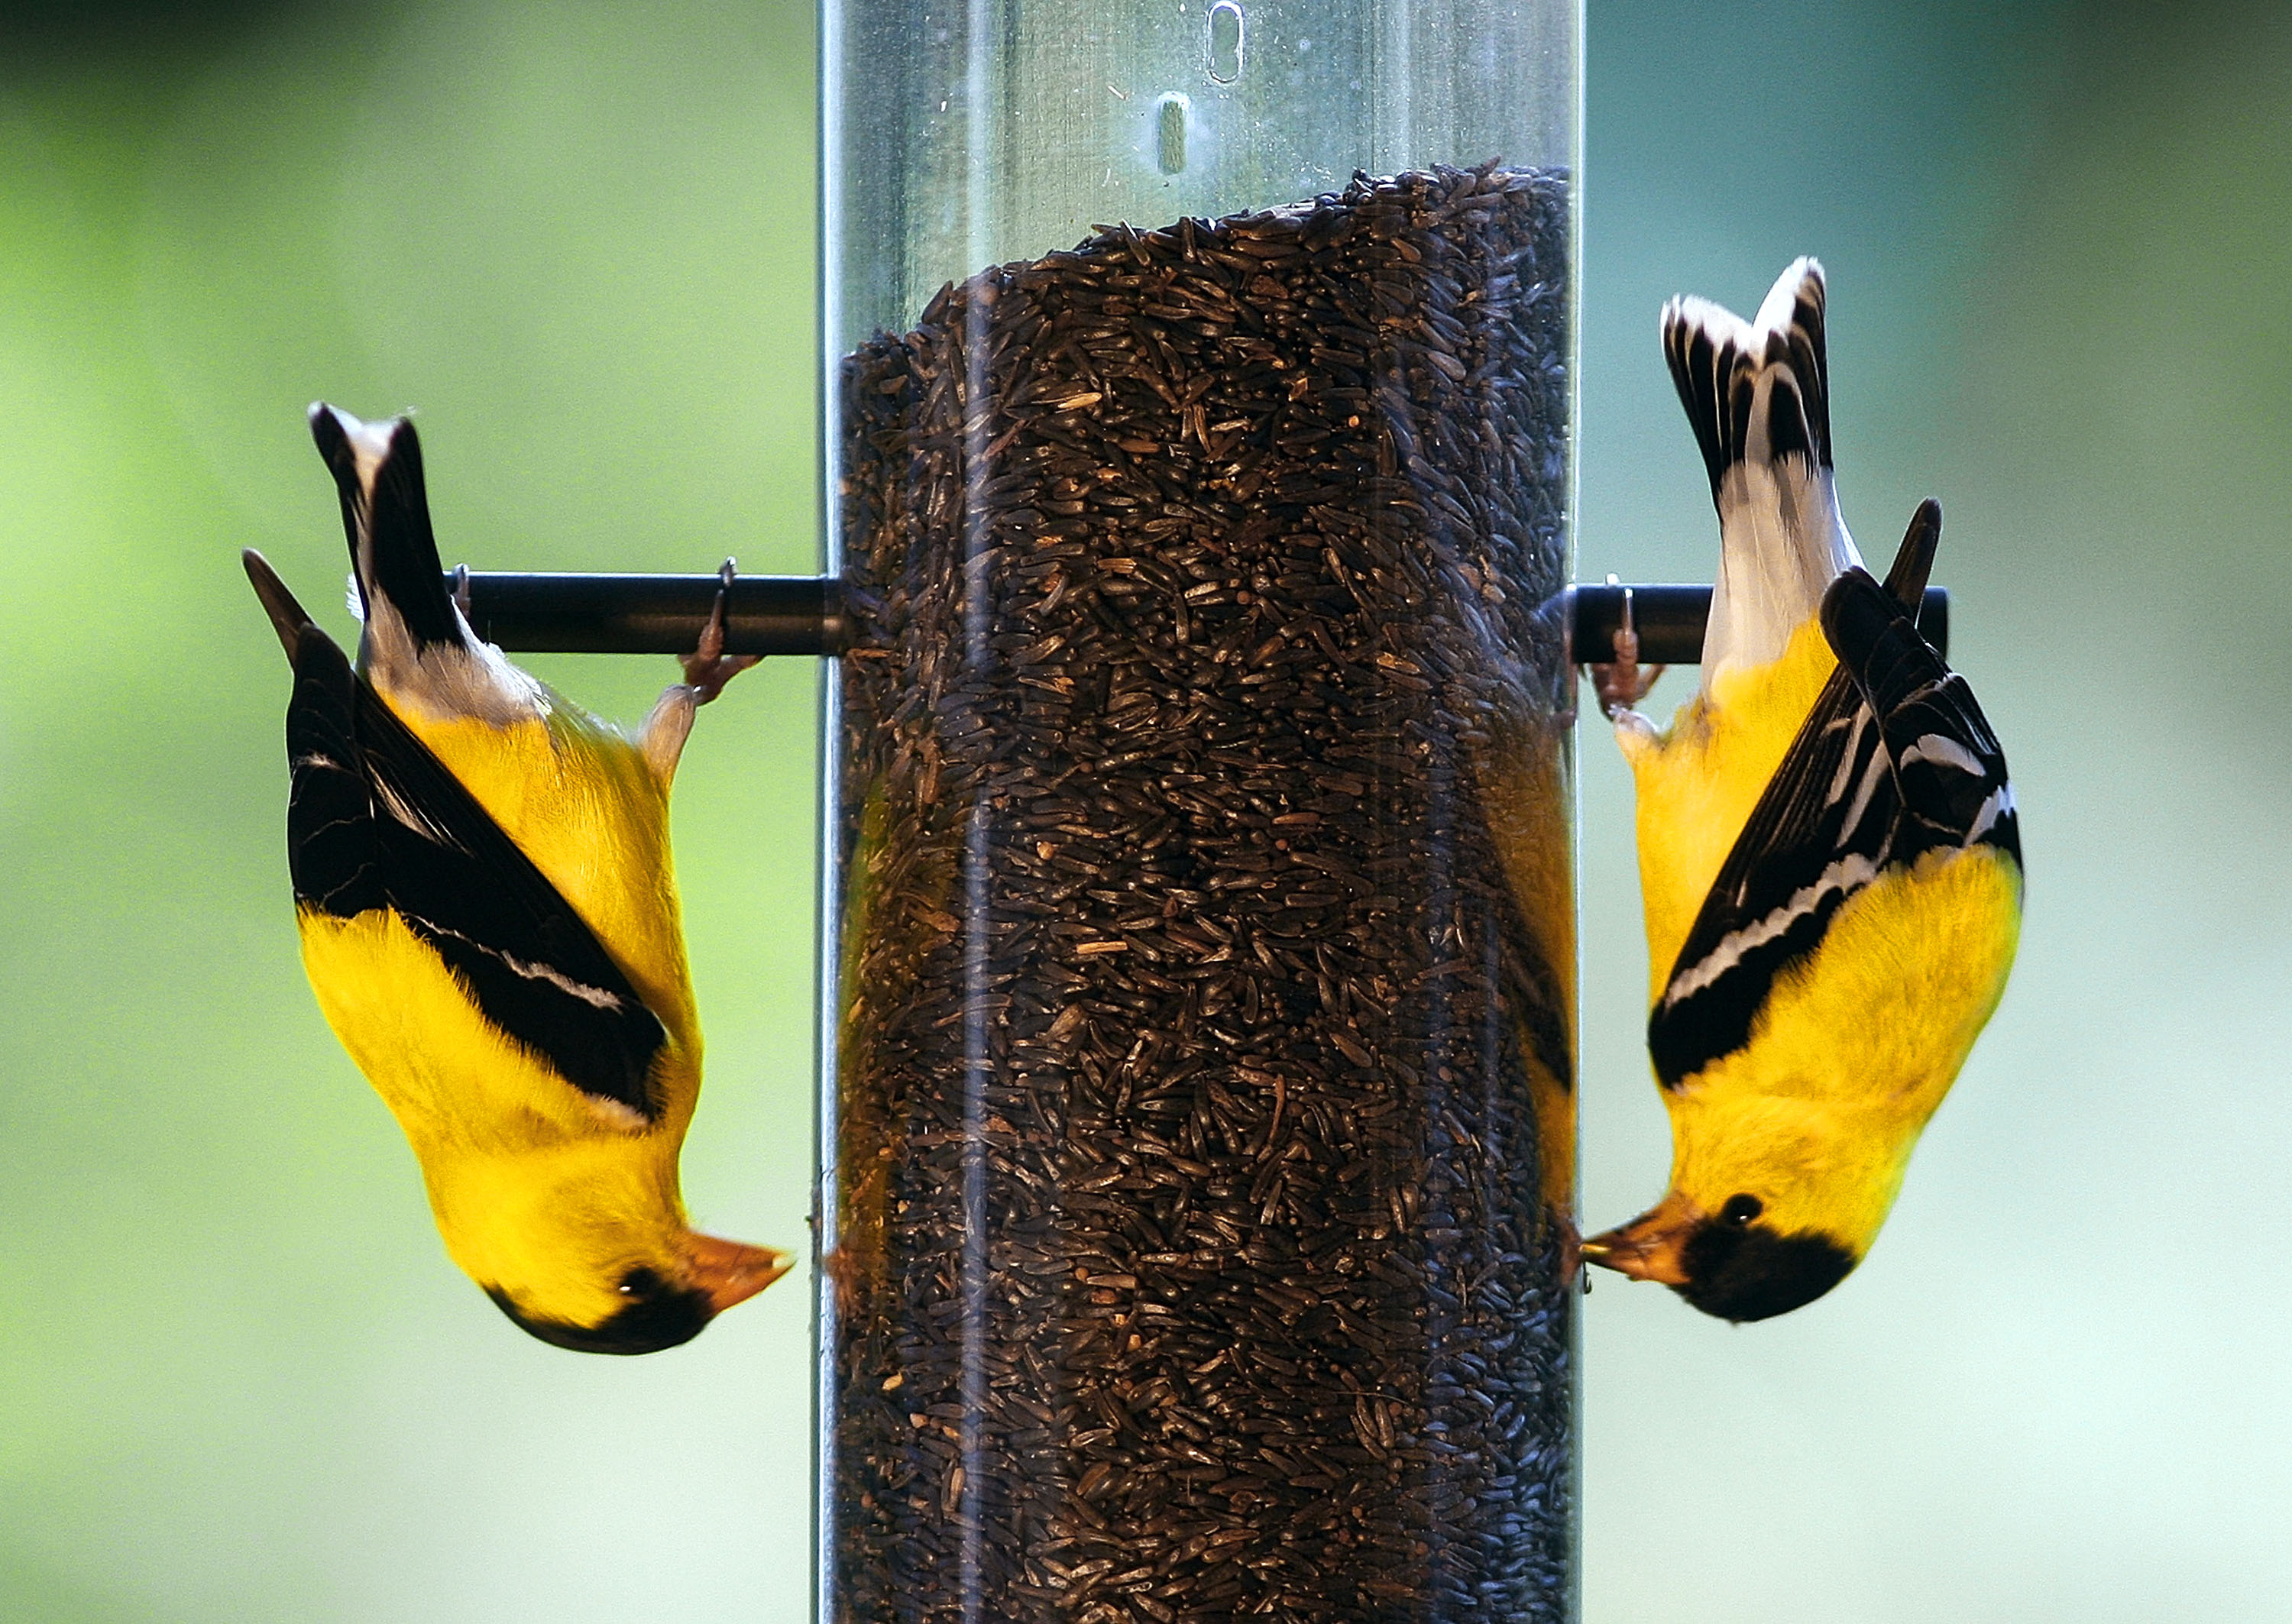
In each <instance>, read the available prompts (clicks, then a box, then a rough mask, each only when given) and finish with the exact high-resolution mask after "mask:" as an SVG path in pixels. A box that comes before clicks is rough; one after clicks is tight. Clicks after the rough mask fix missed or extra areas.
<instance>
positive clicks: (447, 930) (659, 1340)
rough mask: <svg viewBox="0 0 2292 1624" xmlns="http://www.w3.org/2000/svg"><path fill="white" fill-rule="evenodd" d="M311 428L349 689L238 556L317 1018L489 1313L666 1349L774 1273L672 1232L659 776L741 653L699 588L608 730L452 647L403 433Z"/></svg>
mask: <svg viewBox="0 0 2292 1624" xmlns="http://www.w3.org/2000/svg"><path fill="white" fill-rule="evenodd" d="M311 434H312V436H313V438H316V439H317V441H318V444H319V452H320V454H322V455H323V456H324V457H325V458H326V462H327V467H328V468H329V469H330V470H332V471H333V473H334V476H335V484H336V485H337V486H339V487H340V489H341V494H342V504H343V528H344V530H345V531H346V532H347V534H348V535H349V539H350V547H351V564H352V567H353V570H354V573H355V576H356V591H355V596H354V603H353V607H358V608H359V609H360V610H361V612H362V618H363V620H364V622H365V633H364V636H363V637H362V638H361V639H360V640H359V663H358V670H357V671H355V672H354V671H352V670H351V665H350V663H349V662H348V661H347V660H346V659H344V658H343V652H342V650H341V649H340V648H339V647H336V646H335V642H334V639H331V638H329V637H328V636H327V634H326V633H325V632H324V631H320V630H319V628H318V627H317V626H316V625H315V624H313V623H311V618H310V616H309V615H305V614H304V613H303V607H302V606H301V605H300V604H298V603H296V602H295V599H294V597H293V595H292V594H290V593H289V592H288V591H287V590H286V587H285V585H284V584H282V583H280V581H279V579H278V576H277V575H275V574H274V573H272V571H271V569H270V566H269V565H268V564H266V563H265V562H264V561H263V560H262V557H261V555H260V554H257V553H255V552H253V551H249V552H248V553H246V571H247V575H248V577H249V578H250V579H251V580H252V581H253V582H254V590H255V592H256V595H257V596H258V597H260V598H261V599H262V606H263V607H264V609H265V610H266V611H267V612H268V613H269V615H270V621H271V624H272V625H273V627H275V628H276V630H277V631H278V639H279V641H280V642H281V643H282V644H284V645H285V647H286V655H287V658H288V659H289V660H290V661H291V662H292V663H293V664H294V668H295V687H294V695H293V697H292V698H291V699H290V700H289V702H288V704H287V709H286V754H287V761H288V765H289V768H290V770H291V773H292V780H291V789H290V792H289V800H288V803H287V812H286V847H287V858H288V864H289V868H290V870H291V872H292V875H293V879H294V885H295V915H296V920H297V922H298V924H299V926H300V928H301V933H302V940H303V968H304V969H306V970H307V971H308V972H309V974H310V977H311V988H312V990H313V991H314V992H316V993H317V994H318V998H319V1009H321V1010H323V1011H324V1012H325V1015H326V1017H327V1024H328V1025H331V1026H333V1028H334V1029H335V1035H336V1036H337V1037H339V1038H340V1039H341V1040H342V1041H343V1047H344V1048H345V1049H348V1050H349V1051H350V1053H351V1058H352V1059H354V1060H355V1061H357V1062H358V1065H359V1070H361V1071H362V1072H364V1073H366V1075H367V1079H368V1081H371V1082H372V1083H373V1084H374V1086H375V1089H376V1090H377V1091H378V1092H379V1093H380V1094H381V1095H382V1097H383V1100H384V1101H386V1102H387V1103H388V1104H389V1105H390V1108H391V1112H392V1113H395V1114H396V1116H397V1118H398V1121H399V1126H401V1127H402V1128H403V1129H404V1130H406V1137H407V1138H408V1140H410V1141H411V1142H412V1144H413V1146H414V1152H415V1154H416V1157H417V1158H418V1159H419V1160H420V1162H421V1164H422V1171H423V1177H424V1180H425V1182H426V1183H427V1185H428V1187H429V1194H430V1207H431V1210H432V1213H433V1214H434V1215H435V1216H436V1218H437V1220H438V1232H439V1234H440V1236H441V1237H442V1238H443V1240H444V1241H445V1243H446V1250H447V1252H448V1254H449V1255H450V1256H451V1257H452V1258H453V1259H454V1261H455V1262H456V1264H458V1265H460V1266H461V1267H462V1269H463V1270H464V1272H465V1273H467V1274H469V1276H470V1277H471V1278H472V1280H474V1281H476V1282H478V1284H479V1285H480V1286H482V1287H483V1288H484V1289H485V1290H486V1293H487V1295H488V1296H489V1297H491V1298H493V1299H494V1301H495V1302H496V1304H498V1305H499V1306H500V1307H501V1309H502V1311H503V1312H504V1314H508V1315H509V1317H510V1318H511V1319H512V1320H514V1321H516V1322H517V1323H518V1324H520V1325H521V1326H522V1327H524V1328H525V1329H526V1330H527V1331H530V1332H532V1333H533V1334H534V1335H535V1336H537V1337H539V1338H540V1339H542V1340H544V1341H545V1342H552V1343H554V1344H556V1345H557V1346H558V1347H569V1348H574V1349H577V1350H579V1351H582V1352H585V1353H601V1354H644V1353H651V1352H653V1351H655V1350H657V1349H659V1348H664V1347H674V1346H675V1345H677V1344H678V1343H680V1342H684V1341H688V1340H690V1339H691V1338H693V1337H695V1336H697V1335H698V1334H699V1332H700V1330H701V1328H702V1327H703V1326H705V1325H706V1324H707V1323H708V1322H709V1321H710V1320H711V1319H713V1318H714V1316H715V1315H716V1314H719V1313H721V1312H722V1311H723V1310H724V1309H726V1308H728V1307H730V1306H732V1305H733V1304H735V1303H738V1302H740V1301H742V1300H744V1299H745V1298H749V1297H752V1296H754V1295H755V1293H756V1292H758V1291H760V1290H763V1288H764V1287H766V1286H767V1285H770V1284H771V1282H773V1281H774V1280H777V1279H778V1278H779V1276H780V1275H781V1274H785V1273H786V1272H787V1268H788V1266H789V1263H790V1261H791V1259H790V1258H788V1256H787V1254H786V1253H784V1252H779V1251H772V1250H766V1249H763V1248H761V1247H754V1246H746V1245H742V1244H740V1243H738V1242H731V1241H722V1240H718V1239H716V1238H715V1237H714V1236H711V1235H704V1234H695V1233H694V1232H693V1230H692V1228H691V1226H690V1223H689V1222H688V1220H687V1219H686V1217H685V1212H684V1205H683V1202H682V1199H681V1197H680V1195H679V1193H678V1186H677V1154H678V1151H679V1149H680V1148H681V1147H682V1145H683V1142H684V1133H685V1129H686V1127H687V1126H688V1125H689V1124H690V1122H691V1120H692V1108H693V1103H694V1101H695V1099H696V1098H697V1097H698V1094H699V1090H700V1030H699V1026H698V1021H697V1018H696V1017H695V1014H694V1010H693V1004H692V985H691V980H690V976H689V975H688V974H687V971H686V969H685V962H684V943H683V936H682V929H681V927H680V925H679V923H678V919H677V903H676V884H675V880H674V878H673V876H672V875H671V872H670V869H669V854H668V790H669V780H670V777H671V776H672V775H673V774H674V771H675V769H676V762H677V758H678V756H679V754H680V752H682V749H683V745H684V741H685V737H686V736H687V734H688V733H689V732H690V729H691V727H692V718H693V712H694V709H695V707H697V706H698V705H700V704H703V703H706V702H707V701H708V700H710V699H713V698H714V696H715V695H716V694H717V692H718V691H719V690H720V689H721V688H722V687H723V684H724V683H725V682H726V681H727V680H729V679H730V677H731V676H732V675H733V673H734V672H736V671H738V670H740V669H741V668H742V667H743V666H745V665H747V664H749V663H752V661H750V660H748V659H742V658H728V657H726V656H724V655H723V654H722V624H723V621H722V616H723V600H722V595H721V594H720V595H719V597H718V600H717V613H716V615H715V616H714V619H713V620H712V622H711V623H710V626H709V628H708V631H707V634H706V636H704V638H703V639H702V641H701V646H700V647H699V649H698V651H697V652H696V653H695V654H694V655H692V656H691V657H690V658H689V659H688V660H687V661H686V662H685V676H686V680H685V681H684V682H682V683H681V684H678V685H676V686H674V687H671V688H669V690H668V691H667V692H666V694H664V695H661V699H660V703H658V705H657V706H655V707H654V709H653V712H652V714H651V716H650V718H648V719H647V720H646V722H645V724H644V727H643V728H642V730H641V731H640V732H639V733H638V735H637V736H636V737H635V738H634V739H632V738H630V737H628V736H625V734H623V733H622V732H621V731H620V730H619V729H618V728H615V727H613V726H612V725H611V724H610V723H609V722H606V721H603V720H600V719H598V718H597V717H594V716H593V715H591V714H590V713H589V712H586V711H584V710H583V709H582V708H581V707H580V706H578V705H577V704H574V703H571V702H570V701H569V700H567V699H565V698H563V697H562V696H561V695H558V694H556V693H554V692H553V691H552V690H550V689H549V688H548V687H545V686H544V685H543V684H542V683H540V682H538V681H537V680H535V679H533V678H532V677H530V676H529V675H527V674H526V673H525V672H524V671H520V670H519V669H518V668H517V667H516V666H514V665H512V664H511V663H509V661H508V660H506V659H505V658H504V657H503V655H502V653H501V651H500V650H499V649H497V648H496V647H492V646H491V645H489V644H488V643H484V642H482V641H480V639H478V637H477V636H476V635H475V634H474V633H473V632H472V631H471V630H470V626H469V623H468V621H467V620H466V619H465V618H464V608H465V606H464V605H463V604H461V603H458V602H457V601H456V596H455V595H454V594H451V593H449V592H448V591H447V590H446V585H445V581H444V576H443V573H442V571H441V570H440V567H439V561H438V547H437V543H436V541H435V540H434V539H433V537H432V533H431V528H430V512H429V506H428V502H427V499H426V497H425V495H424V489H423V482H422V453H421V446H420V444H419V442H418V441H417V440H416V438H415V433H414V425H413V424H412V423H410V422H405V421H404V420H402V419H399V420H393V421H391V422H385V423H379V424H367V423H362V422H359V421H358V420H357V419H356V418H354V417H351V416H350V415H348V414H345V413H341V412H337V411H335V410H334V409H333V408H332V407H329V406H323V405H322V406H313V407H311ZM726 574H727V579H729V578H730V565H729V564H728V565H727V566H726Z"/></svg>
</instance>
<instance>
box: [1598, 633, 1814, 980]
mask: <svg viewBox="0 0 2292 1624" xmlns="http://www.w3.org/2000/svg"><path fill="white" fill-rule="evenodd" d="M1837 663H1838V662H1837V659H1836V656H1835V655H1832V653H1831V652H1830V645H1829V644H1828V642H1827V641H1825V640H1824V639H1823V635H1822V628H1821V626H1820V624H1819V623H1816V622H1814V621H1812V620H1810V621H1808V622H1807V623H1805V624H1804V625H1803V626H1801V627H1800V628H1799V629H1798V631H1796V633H1795V634H1793V636H1792V638H1791V640H1790V645H1789V647H1788V648H1786V649H1785V650H1784V652H1783V656H1782V658H1781V659H1780V660H1776V661H1774V662H1773V663H1770V664H1766V665H1755V666H1751V667H1748V668H1731V669H1724V670H1722V671H1719V672H1718V673H1717V676H1716V679H1715V681H1714V682H1713V684H1712V687H1711V691H1710V692H1708V693H1705V692H1702V691H1700V690H1699V691H1698V692H1697V694H1696V695H1695V696H1694V697H1693V698H1692V699H1691V700H1689V701H1688V702H1687V703H1685V704H1683V705H1682V706H1680V708H1679V712H1678V714H1677V715H1675V717H1673V719H1672V723H1671V726H1670V728H1668V729H1667V730H1666V731H1664V732H1662V733H1649V732H1644V731H1642V732H1634V731H1631V730H1629V729H1618V732H1617V738H1618V742H1620V743H1621V744H1622V745H1623V748H1624V755H1625V759H1626V760H1628V761H1629V762H1630V763H1631V768H1632V776H1633V779H1634V783H1635V785H1636V789H1637V797H1638V802H1639V850H1640V894H1641V896H1642V901H1643V903H1644V904H1645V907H1646V910H1647V937H1648V977H1649V986H1648V1002H1649V1004H1650V1007H1652V1006H1653V1004H1654V1002H1655V1001H1656V999H1657V998H1658V997H1659V996H1661V995H1662V993H1663V988H1664V985H1665V983H1667V981H1669V980H1670V978H1671V970H1672V965H1673V963H1674V961H1675V960H1677V959H1678V957H1679V949H1680V945H1681V944H1682V943H1683V942H1684V941H1686V939H1687V933H1688V931H1689V930H1690V929H1692V928H1693V926H1694V924H1695V916H1696V914H1697V913H1698V912H1700V911H1701V910H1702V907H1703V899H1704V897H1705V896H1708V895H1709V894H1710V890H1711V886H1712V882H1713V881H1714V880H1716V879H1718V877H1719V870H1720V868H1721V867H1722V866H1723V864H1725V863H1726V861H1727V854H1728V853H1729V852H1730V851H1731V850H1732V849H1733V848H1734V845H1735V838H1736V836H1738V835H1739V834H1740V833H1742V832H1743V825H1744V824H1747V823H1748V822H1749V821H1750V817H1751V810H1752V808H1754V807H1755V806H1757V805H1758V802H1759V796H1760V795H1761V793H1762V792H1764V791H1765V789H1766V787H1767V781H1768V780H1769V779H1771V778H1772V777H1773V776H1775V769H1776V768H1779V767H1780V766H1781V765H1782V760H1783V756H1784V754H1785V753H1786V752H1788V750H1789V749H1790V743H1791V740H1792V739H1794V738H1796V736H1798V730H1799V727H1800V725H1801V724H1802V723H1804V721H1805V720H1806V716H1807V712H1809V711H1811V710H1812V709H1813V708H1814V701H1815V696H1816V695H1818V694H1820V692H1821V691H1822V685H1823V684H1824V683H1825V682H1826V681H1828V679H1829V677H1830V673H1831V671H1832V669H1833V668H1834V667H1835V666H1836V664H1837Z"/></svg>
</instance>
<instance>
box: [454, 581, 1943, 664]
mask: <svg viewBox="0 0 2292 1624" xmlns="http://www.w3.org/2000/svg"><path fill="white" fill-rule="evenodd" d="M453 584H454V580H453V577H451V576H448V578H447V585H448V589H450V588H451V587H452V586H453ZM719 585H720V583H719V582H718V580H717V578H716V577H715V576H714V575H523V574H517V575H512V574H484V575H481V574H479V573H477V572H474V571H472V573H471V575H470V576H469V592H470V623H471V625H472V628H473V629H474V630H475V631H476V632H477V634H478V635H479V636H480V637H481V638H483V639H486V641H488V642H489V643H493V644H496V645H497V646H498V647H502V648H504V649H506V650H509V651H510V652H512V653H521V654H666V655H682V654H688V653H690V651H691V649H692V647H693V645H694V644H696V643H698V641H699V640H700V632H701V629H702V628H703V627H704V626H706V624H707V623H708V615H709V611H710V610H711V609H712V608H713V607H714V606H715V602H716V592H717V589H718V586H719ZM1626 592H1628V593H1630V594H1631V597H1632V611H1633V620H1634V623H1635V625H1636V626H1637V628H1638V631H1639V635H1640V658H1641V660H1642V661H1643V662H1645V663H1648V664H1650V665H1692V664H1694V663H1696V662H1697V661H1698V660H1699V659H1700V658H1702V655H1703V624H1704V622H1705V620H1706V619H1707V618H1708V617H1709V615H1710V613H1711V589H1710V588H1709V587H1707V586H1671V585H1658V586H1637V585H1620V584H1619V585H1613V586H1578V587H1574V588H1571V589H1570V601H1571V605H1572V614H1571V617H1570V619H1571V625H1570V638H1571V642H1570V647H1572V648H1573V649H1574V651H1575V655H1576V658H1577V659H1578V660H1579V661H1582V660H1585V659H1587V658H1589V659H1595V660H1596V659H1598V658H1599V657H1600V656H1601V655H1602V654H1604V653H1605V652H1606V651H1607V650H1608V649H1610V648H1612V647H1614V646H1615V634H1616V631H1617V630H1618V628H1619V627H1620V626H1621V625H1622V624H1623V615H1624V594H1625V593H1626ZM1918 631H1920V632H1921V633H1923V634H1924V635H1925V639H1926V641H1928V642H1929V643H1932V644H1933V647H1934V649H1935V651H1936V652H1937V653H1939V654H1941V655H1943V656H1944V657H1945V658H1947V657H1948V655H1949V591H1948V589H1947V588H1944V587H1939V586H1930V587H1928V588H1927V589H1926V595H1925V603H1924V604H1923V605H1921V606H1920V607H1919V610H1918ZM849 638H850V629H849V624H848V623H847V621H846V619H845V616H844V613H843V585H842V583H840V582H838V581H836V580H835V577H833V576H831V575H741V576H738V577H737V578H736V579H735V580H734V581H733V582H732V584H731V587H730V590H729V591H727V592H726V595H725V600H724V652H725V653H727V654H754V655H839V654H842V653H843V652H844V650H845V649H846V648H847V647H849Z"/></svg>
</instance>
